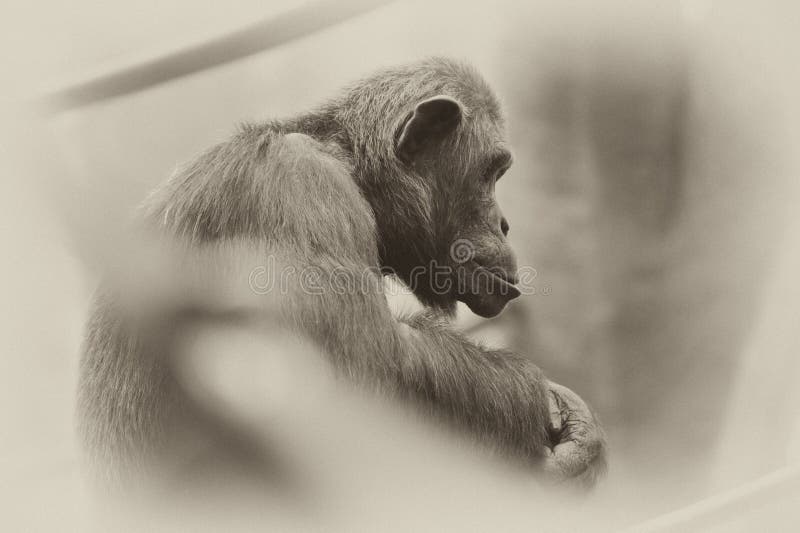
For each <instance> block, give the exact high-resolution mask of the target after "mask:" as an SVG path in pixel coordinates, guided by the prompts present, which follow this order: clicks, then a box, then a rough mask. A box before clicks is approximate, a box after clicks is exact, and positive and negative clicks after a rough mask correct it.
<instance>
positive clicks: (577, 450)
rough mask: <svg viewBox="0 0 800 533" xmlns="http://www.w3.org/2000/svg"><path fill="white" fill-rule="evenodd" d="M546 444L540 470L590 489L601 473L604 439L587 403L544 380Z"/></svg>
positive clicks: (603, 464)
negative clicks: (546, 388) (547, 419)
mask: <svg viewBox="0 0 800 533" xmlns="http://www.w3.org/2000/svg"><path fill="white" fill-rule="evenodd" d="M548 386H549V388H550V390H549V393H548V400H549V408H550V427H549V428H548V431H549V433H550V443H551V444H550V446H551V448H549V449H547V450H546V452H545V453H546V456H545V463H544V469H545V472H547V473H548V474H549V475H551V476H552V477H553V478H554V479H555V480H558V481H564V482H566V483H569V484H570V485H577V486H579V487H581V488H585V489H588V488H591V487H593V486H594V485H595V483H596V482H597V480H598V479H599V478H600V477H601V476H602V475H603V474H604V473H605V471H606V468H607V463H606V438H605V434H604V433H603V430H602V429H601V427H600V424H599V422H598V420H597V418H596V417H595V415H594V413H593V412H592V410H591V409H590V408H589V406H588V405H586V403H585V402H584V401H583V400H582V399H581V398H580V396H578V395H577V394H575V393H574V392H572V391H571V390H570V389H568V388H566V387H564V386H562V385H559V384H557V383H553V382H552V381H551V382H548Z"/></svg>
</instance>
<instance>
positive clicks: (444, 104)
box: [395, 95, 462, 163]
mask: <svg viewBox="0 0 800 533" xmlns="http://www.w3.org/2000/svg"><path fill="white" fill-rule="evenodd" d="M461 116H462V111H461V103H460V102H459V101H458V100H456V99H454V98H450V97H449V96H444V95H439V96H434V97H432V98H428V99H427V100H423V101H422V102H420V103H418V104H417V107H415V108H414V111H413V113H410V114H409V115H408V117H407V118H406V120H405V123H404V124H403V126H402V127H401V128H400V131H399V134H398V135H397V141H396V142H395V150H396V153H397V157H399V158H400V159H401V160H402V161H404V162H406V163H408V162H410V161H412V160H413V158H414V156H415V155H416V154H417V153H419V152H420V151H421V150H422V149H423V148H424V147H425V145H426V144H429V143H431V142H434V141H436V140H439V139H442V138H444V137H445V136H446V135H447V134H449V133H450V132H452V131H453V130H454V129H455V128H456V126H458V124H459V123H460V122H461Z"/></svg>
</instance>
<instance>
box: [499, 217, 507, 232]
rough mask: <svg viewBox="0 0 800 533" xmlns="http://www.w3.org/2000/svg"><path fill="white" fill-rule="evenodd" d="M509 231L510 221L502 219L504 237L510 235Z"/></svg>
mask: <svg viewBox="0 0 800 533" xmlns="http://www.w3.org/2000/svg"><path fill="white" fill-rule="evenodd" d="M508 229H509V228H508V220H506V217H503V218H501V219H500V231H502V232H503V236H506V235H508Z"/></svg>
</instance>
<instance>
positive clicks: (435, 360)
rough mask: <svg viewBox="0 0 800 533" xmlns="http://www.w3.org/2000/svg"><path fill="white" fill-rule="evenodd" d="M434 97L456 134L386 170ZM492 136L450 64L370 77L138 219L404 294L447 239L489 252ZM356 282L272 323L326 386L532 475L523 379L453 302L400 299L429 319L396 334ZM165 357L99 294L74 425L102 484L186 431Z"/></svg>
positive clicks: (478, 92) (537, 389)
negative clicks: (400, 407) (302, 351)
mask: <svg viewBox="0 0 800 533" xmlns="http://www.w3.org/2000/svg"><path fill="white" fill-rule="evenodd" d="M435 95H447V96H450V97H452V98H454V99H456V100H457V101H459V102H460V103H461V104H462V106H463V118H462V120H461V121H460V122H459V124H458V125H457V127H456V128H455V129H454V130H453V131H452V132H449V134H448V135H446V136H444V137H443V138H442V139H439V140H437V142H436V143H432V144H431V146H430V147H423V149H422V151H421V152H420V153H419V154H418V156H417V157H416V158H415V162H414V163H413V164H408V163H407V162H403V161H402V160H401V159H400V158H398V157H397V154H396V153H395V142H396V140H397V136H398V131H399V129H400V128H402V127H403V124H404V121H406V120H407V119H408V117H409V114H410V113H412V112H413V111H414V108H415V105H416V104H417V103H418V102H420V101H422V100H425V99H426V98H430V97H432V96H435ZM293 133H297V134H300V135H290V134H293ZM502 135H503V124H502V119H501V116H500V111H499V107H498V104H497V101H496V99H495V97H494V96H493V94H492V92H491V91H490V89H489V88H488V86H487V85H486V83H485V82H484V81H483V80H482V79H481V78H480V76H478V75H477V74H476V73H475V72H474V71H473V70H472V69H471V68H469V67H467V66H464V65H462V64H460V63H456V62H452V61H449V60H444V59H435V60H429V61H425V62H423V63H419V64H415V65H411V66H407V67H401V68H397V69H393V70H387V71H385V72H382V73H379V74H377V75H375V76H373V77H371V78H369V79H366V80H364V81H362V82H360V83H357V84H355V85H353V86H352V87H350V88H349V89H347V90H346V91H345V92H344V93H343V95H342V96H341V97H339V98H338V99H335V100H333V101H331V102H329V103H328V104H327V105H324V106H323V107H322V108H320V109H318V110H317V111H314V112H311V113H309V114H306V115H302V116H300V117H297V118H294V119H290V120H286V121H282V122H268V123H264V124H258V125H248V126H245V127H243V128H242V129H241V130H240V131H239V133H237V134H236V135H235V136H234V137H233V138H232V139H231V140H229V141H227V142H224V143H222V144H219V145H217V146H215V147H213V148H212V149H211V150H209V151H208V152H206V153H205V154H204V155H202V156H200V157H199V158H198V159H196V160H195V161H194V162H193V163H191V164H190V165H188V166H187V167H186V168H185V169H183V170H181V171H179V172H178V173H177V174H176V175H174V176H173V177H172V178H171V179H170V180H169V181H168V182H167V183H166V184H165V185H164V186H163V187H161V188H160V189H159V190H157V191H156V192H155V193H154V194H153V195H152V196H151V197H150V198H149V199H148V200H147V202H146V204H145V206H144V208H143V210H142V213H143V218H144V220H145V221H146V222H147V223H148V224H149V225H151V226H154V227H156V228H157V229H158V230H159V231H160V232H163V233H164V234H167V235H170V236H174V237H178V238H179V239H181V240H183V241H184V242H188V243H189V244H190V245H191V246H193V247H200V246H206V245H212V246H217V245H219V244H221V243H225V242H250V243H253V245H254V246H255V247H257V248H259V249H263V250H266V251H268V252H269V253H274V254H276V255H277V256H278V257H280V260H281V262H282V264H284V265H292V266H295V267H297V268H298V269H302V268H303V267H306V266H315V267H317V268H318V269H319V272H322V274H323V277H324V276H327V275H329V274H330V273H331V271H332V269H334V268H339V269H342V268H343V269H346V270H348V271H352V272H353V273H355V274H358V275H360V273H361V272H363V271H364V270H365V269H367V268H373V269H378V268H379V267H383V268H386V267H389V268H391V269H392V270H394V271H395V272H396V273H397V274H398V275H399V276H400V277H401V278H403V279H405V280H406V281H409V276H410V272H411V270H412V269H413V268H414V267H415V266H418V265H424V264H426V263H427V262H428V261H430V260H431V259H437V260H440V261H442V263H445V264H447V263H448V261H449V257H448V247H449V245H450V243H451V242H452V241H453V240H454V239H456V238H459V237H464V236H465V235H466V236H468V237H469V238H471V239H473V240H475V241H476V242H482V241H481V239H484V240H485V241H486V242H489V241H491V242H492V243H494V242H495V240H496V239H498V238H500V239H502V237H499V236H498V232H499V231H500V230H499V229H497V228H499V227H500V226H499V222H498V221H499V220H500V219H499V211H497V210H496V206H494V205H484V204H485V201H484V198H483V196H481V194H480V192H479V190H482V189H480V187H479V186H478V185H476V183H478V182H479V181H480V180H481V179H483V176H484V174H485V173H486V172H487V171H489V169H487V165H488V164H489V163H488V162H487V159H486V156H487V154H490V153H492V151H493V150H494V149H495V148H496V147H497V146H499V145H502V142H503V138H502ZM492 186H493V184H492ZM487 213H488V214H487ZM487 217H488V218H492V217H494V218H493V219H492V220H488V218H487ZM505 231H506V230H503V233H505ZM497 242H501V243H502V242H504V241H497ZM487 246H488V248H487V249H491V250H494V252H492V251H489V252H487V257H488V258H489V259H492V260H496V261H499V262H503V261H505V263H504V264H503V265H501V266H503V267H504V268H509V267H510V265H512V264H513V257H512V258H510V259H509V258H508V257H506V256H508V255H509V254H508V253H506V252H503V251H502V250H500V249H501V248H503V246H504V245H503V246H501V245H496V246H495V245H491V246H489V245H487ZM492 246H494V248H492ZM503 250H504V248H503ZM493 254H494V255H493ZM504 254H505V255H504ZM368 279H369V287H368V290H364V291H349V292H348V293H347V294H335V293H331V292H324V293H322V294H314V295H310V294H306V293H305V292H303V291H301V290H298V289H297V288H296V287H292V288H290V289H291V290H290V292H289V294H286V295H283V296H282V300H281V305H282V311H283V313H284V315H285V316H286V317H287V318H288V319H289V323H290V324H293V325H294V326H295V327H297V329H298V330H300V331H301V332H302V333H303V334H305V335H307V336H309V337H310V338H312V339H314V340H315V341H316V342H318V343H319V345H320V346H322V347H323V349H324V351H325V352H326V353H327V354H328V355H329V357H330V359H331V361H332V362H333V364H334V366H335V367H336V368H337V369H338V370H339V371H340V373H341V374H342V375H344V376H347V377H349V378H351V379H353V380H355V381H356V382H359V383H362V384H365V385H368V386H372V387H376V386H377V387H378V388H379V389H380V390H381V391H382V392H383V393H385V394H389V395H392V394H394V395H398V396H400V397H404V398H410V399H412V400H413V401H415V402H417V403H418V404H419V405H421V406H423V409H424V410H425V411H427V412H430V413H432V414H434V415H436V416H439V417H444V418H446V419H448V420H450V421H452V422H453V423H454V425H455V426H456V427H458V428H461V429H462V430H465V431H466V432H468V433H470V434H472V435H473V436H475V437H476V438H477V439H478V440H479V441H481V442H483V443H485V444H488V445H490V446H493V447H495V448H497V449H499V450H501V451H502V452H504V453H505V454H506V455H508V456H514V457H518V458H521V459H523V460H525V461H530V463H531V464H533V463H536V462H538V461H539V459H540V458H541V456H542V452H543V449H544V447H545V445H546V443H547V432H546V427H547V424H548V412H547V402H546V397H545V390H546V385H545V382H544V379H543V377H542V375H541V373H540V371H539V369H538V368H537V367H536V366H535V365H534V364H533V363H532V362H531V361H530V360H528V359H527V358H525V357H521V356H518V355H516V354H513V353H509V352H507V351H502V350H487V349H485V348H483V347H481V346H479V345H476V344H474V343H473V342H471V341H469V340H467V339H465V338H464V337H463V336H462V335H460V334H459V333H457V332H454V331H453V330H452V329H450V327H449V326H448V324H447V323H446V321H445V320H443V319H442V313H443V312H444V313H445V314H446V313H449V312H451V311H452V310H453V309H454V305H455V301H456V299H457V297H456V295H454V294H446V295H439V294H434V293H433V292H432V291H430V290H429V289H428V287H427V286H425V285H422V286H419V287H416V292H417V295H418V296H419V297H420V299H421V300H422V301H423V302H424V303H425V304H427V305H428V306H430V307H431V308H432V309H433V311H432V312H429V313H424V314H421V315H418V316H414V317H411V318H409V319H408V320H407V321H406V322H407V325H408V326H410V327H411V328H413V330H412V332H411V333H410V334H409V333H408V330H406V331H405V332H404V331H403V328H404V327H405V326H402V325H401V324H399V323H398V322H397V320H396V319H395V318H393V317H392V315H391V313H390V311H389V308H388V306H387V302H386V299H385V296H384V295H383V294H382V291H381V286H382V280H381V276H380V274H379V273H377V271H376V272H375V273H373V274H372V275H371V277H369V278H368ZM156 344H157V343H156ZM166 357H167V354H166V348H165V347H163V346H157V345H155V344H148V343H146V342H144V341H143V340H142V339H141V338H139V337H138V336H137V334H136V333H134V332H133V330H132V329H131V328H129V327H127V325H126V324H125V321H124V320H123V318H122V315H121V313H120V311H119V310H118V309H117V304H116V300H115V297H114V296H112V295H111V293H110V292H109V291H105V292H101V293H100V295H99V296H98V299H97V303H96V305H95V307H94V310H93V315H92V318H91V320H90V322H89V328H88V336H87V340H86V348H85V356H84V358H83V364H82V377H81V387H80V409H81V413H80V414H81V420H82V428H83V434H84V437H85V439H86V441H87V444H88V446H89V447H90V449H91V450H92V451H93V453H94V454H95V455H96V459H98V460H100V461H101V462H103V463H105V464H110V465H111V467H112V468H114V469H115V470H116V469H119V468H120V467H121V466H124V465H125V464H126V463H127V462H128V461H129V460H131V458H132V457H140V456H141V455H142V453H146V452H147V451H149V450H155V449H157V448H159V447H161V446H163V445H164V443H165V442H166V441H167V440H168V438H169V435H168V433H169V428H171V427H172V426H171V424H172V422H173V421H175V420H177V419H180V418H181V417H183V416H188V415H186V414H185V411H184V410H183V409H184V405H183V403H182V401H181V397H180V394H179V392H177V390H176V388H177V387H176V384H175V383H174V382H173V380H172V378H171V376H170V374H169V372H168V369H167V365H166V363H165V362H164V358H166Z"/></svg>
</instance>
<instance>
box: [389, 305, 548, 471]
mask: <svg viewBox="0 0 800 533" xmlns="http://www.w3.org/2000/svg"><path fill="white" fill-rule="evenodd" d="M404 324H406V325H407V326H409V327H410V331H409V332H408V337H410V339H409V342H408V350H406V351H405V353H404V357H403V358H402V360H401V361H399V382H400V387H401V388H402V389H403V391H402V392H404V393H406V394H407V395H408V396H409V397H410V398H411V399H412V400H415V401H419V402H421V403H422V404H423V405H425V407H426V408H427V409H428V410H430V412H431V413H432V414H434V415H439V416H442V417H444V418H447V419H450V420H452V421H454V422H455V424H456V425H457V426H459V427H460V428H462V429H464V430H466V431H467V432H468V433H470V434H471V435H474V436H476V437H477V438H478V440H479V441H480V442H482V443H484V444H487V445H489V446H491V447H499V448H501V449H503V450H504V451H506V452H508V453H511V454H513V455H518V456H521V457H523V458H525V459H537V458H539V457H541V456H542V455H543V453H544V452H545V447H546V444H547V427H548V408H547V406H548V399H547V394H548V392H547V390H548V389H547V381H546V379H545V378H544V376H543V375H542V372H541V370H539V368H538V367H536V365H534V364H533V362H532V361H530V360H529V359H528V358H525V357H522V356H520V355H517V354H515V353H512V352H510V351H507V350H489V349H486V348H484V347H482V346H480V345H478V344H476V343H474V342H472V341H470V340H469V339H467V338H466V337H464V336H463V335H462V334H460V333H458V332H457V331H455V330H453V329H452V328H451V327H450V326H449V325H448V324H447V322H446V321H445V320H443V319H441V318H438V317H436V316H435V315H433V314H429V313H421V314H418V315H415V316H413V317H410V318H409V319H407V320H405V321H404Z"/></svg>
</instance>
